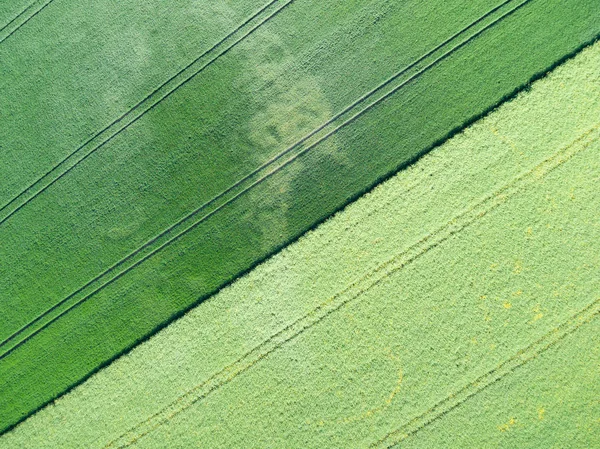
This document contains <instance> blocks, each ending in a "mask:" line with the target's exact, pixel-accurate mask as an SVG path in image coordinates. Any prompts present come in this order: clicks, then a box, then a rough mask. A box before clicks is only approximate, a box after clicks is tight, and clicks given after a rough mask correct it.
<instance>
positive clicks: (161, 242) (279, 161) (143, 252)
mask: <svg viewBox="0 0 600 449" xmlns="http://www.w3.org/2000/svg"><path fill="white" fill-rule="evenodd" d="M509 3H512V2H511V1H510V0H509V1H507V2H504V3H503V4H502V5H500V6H499V7H497V8H494V9H493V10H491V11H489V12H488V13H486V14H485V15H483V16H481V17H480V18H478V19H477V20H476V21H474V22H472V23H471V24H469V25H468V26H467V27H466V28H464V29H463V30H460V31H459V32H458V33H456V34H454V35H453V36H452V37H450V38H449V39H447V40H446V41H444V42H443V43H441V44H440V45H438V46H437V47H435V48H434V49H432V50H430V51H428V52H427V53H426V54H424V55H423V56H421V57H420V58H418V59H417V60H416V61H415V62H413V63H411V64H410V65H409V66H407V67H405V68H403V69H402V70H401V71H399V72H398V73H396V74H395V75H394V76H392V77H391V78H390V79H388V80H386V81H385V82H384V83H382V84H381V85H379V86H378V87H377V88H375V89H373V90H372V91H370V92H369V93H367V94H366V95H363V96H362V97H360V98H359V99H358V100H357V101H355V102H353V103H352V104H351V105H350V106H348V107H347V108H345V109H344V110H343V111H341V112H340V113H338V114H336V115H335V116H334V117H332V118H331V119H329V120H328V121H326V122H325V123H324V124H322V125H320V126H319V127H318V128H316V129H315V130H313V131H311V132H310V133H309V134H308V135H306V136H304V137H303V138H301V139H300V140H299V141H297V142H296V143H294V144H293V145H292V146H290V147H289V148H287V149H285V150H284V151H283V152H281V153H279V154H277V155H276V156H275V157H273V158H271V159H270V160H268V161H267V162H266V163H264V164H262V165H261V166H260V167H258V168H257V169H255V170H253V171H252V172H251V173H250V174H248V175H246V176H245V177H244V178H242V179H241V180H239V181H236V182H235V183H234V184H233V185H232V186H230V187H228V188H227V189H226V190H225V191H223V192H221V193H219V194H218V195H217V196H215V197H213V198H212V199H210V200H209V201H208V202H206V203H204V204H203V205H201V206H200V207H199V208H197V209H195V210H194V211H193V212H191V213H190V214H188V215H186V216H185V217H184V218H182V219H181V220H179V221H178V222H177V223H175V224H173V225H171V226H169V228H167V229H166V230H164V231H162V232H161V233H160V234H159V235H158V236H156V237H153V238H152V239H151V240H150V241H148V242H146V243H144V245H143V246H142V247H140V248H138V249H136V250H135V251H133V252H132V253H130V254H129V255H127V256H126V257H125V258H124V259H121V260H120V261H118V262H117V263H116V264H114V265H112V266H111V267H110V268H109V269H107V270H105V271H104V272H102V273H101V274H100V275H98V276H96V277H94V278H93V279H92V280H91V281H89V282H87V283H86V284H85V285H84V286H83V287H81V288H79V289H78V290H76V291H75V292H74V293H72V294H70V295H69V296H67V297H66V298H64V299H62V300H61V301H59V302H58V303H57V304H55V305H53V306H52V307H51V308H49V309H47V310H46V311H44V313H42V314H41V315H39V316H38V317H36V318H35V319H34V320H33V321H31V322H29V323H27V324H26V325H25V326H23V327H22V328H20V329H19V330H18V331H17V332H14V333H13V334H11V335H10V336H9V337H7V338H6V339H5V340H3V341H2V342H0V351H1V352H0V360H1V359H3V358H4V357H5V356H7V355H8V354H9V353H10V352H11V351H12V350H14V349H15V348H17V347H18V346H20V345H21V344H23V343H25V342H26V341H27V340H29V339H30V338H32V337H33V336H35V335H36V334H37V333H39V332H40V331H41V330H42V329H43V328H44V327H46V326H48V325H49V324H51V323H52V322H53V321H55V320H56V319H58V318H60V317H62V316H64V315H65V314H66V313H68V311H69V310H71V309H72V308H74V307H76V306H78V305H79V304H81V303H82V302H83V301H87V300H88V299H90V298H91V297H93V295H95V294H96V293H98V292H99V291H100V290H102V289H103V288H105V287H106V286H107V285H110V284H111V283H113V282H115V281H116V280H118V279H119V278H121V277H122V276H124V275H125V274H126V273H127V272H129V271H130V270H132V269H134V268H135V267H137V266H139V265H140V264H141V263H143V262H144V261H145V260H147V259H149V258H150V257H152V256H154V255H155V254H158V253H159V252H160V251H161V250H163V249H164V248H166V247H167V246H168V245H170V244H172V243H174V242H176V241H177V240H179V239H180V238H181V237H183V236H184V235H185V234H186V233H188V232H189V231H191V230H193V229H194V228H195V227H197V226H198V225H200V224H201V223H202V222H203V221H205V220H207V219H209V218H210V217H211V216H212V215H214V214H216V213H218V212H219V210H221V209H222V208H224V207H225V206H227V205H228V204H230V203H232V202H233V201H235V200H237V199H238V198H240V197H241V196H243V195H244V194H246V193H247V192H248V191H249V190H250V189H252V188H254V187H256V186H257V185H258V184H261V183H262V182H265V181H266V180H267V179H268V178H270V177H271V176H273V175H276V174H277V172H278V171H280V170H282V169H283V168H284V167H285V166H287V165H288V164H290V163H291V162H293V161H294V160H295V159H297V158H298V157H300V156H301V155H302V154H304V153H306V152H308V151H310V150H311V149H313V148H315V147H316V146H317V145H319V144H320V143H322V142H324V141H325V140H327V139H329V138H330V137H332V136H333V135H335V134H336V133H337V132H338V131H339V130H341V129H342V128H344V127H346V126H348V125H350V124H351V123H352V122H353V121H354V120H356V119H358V118H359V117H360V116H362V115H363V114H365V113H366V112H368V111H369V110H370V109H371V108H373V107H375V106H376V105H377V104H379V103H380V102H382V101H385V100H386V99H387V98H389V97H390V96H391V95H393V94H394V93H395V92H396V91H398V90H400V89H401V88H402V87H404V86H405V85H406V84H408V83H409V82H410V81H412V80H414V79H416V78H417V77H419V76H420V75H421V74H423V73H425V72H426V71H427V70H429V69H431V68H432V67H433V66H435V65H436V64H437V63H439V62H440V61H442V60H443V59H445V58H447V57H449V56H450V55H451V54H452V53H453V52H454V51H456V50H458V49H460V48H462V47H463V46H465V45H467V44H468V43H469V42H471V41H472V40H473V39H475V38H476V37H477V36H479V35H480V34H481V33H483V32H485V31H486V30H487V29H489V28H491V27H492V26H494V25H495V24H496V23H498V22H499V21H501V20H503V19H504V18H506V17H507V16H509V15H510V14H513V13H514V12H516V11H517V10H518V9H520V8H521V7H523V6H525V4H526V3H527V2H522V3H517V4H516V5H515V6H513V7H512V8H511V9H509V10H507V11H505V12H503V13H502V14H501V15H499V16H498V17H495V18H493V20H492V21H491V22H489V23H487V24H486V23H484V25H483V26H482V27H481V28H480V29H473V30H472V31H473V33H472V34H470V35H466V36H465V38H463V40H462V41H459V42H456V43H455V42H454V41H455V40H457V38H460V37H462V36H463V35H464V34H465V33H466V32H467V31H470V30H471V29H472V28H473V27H475V26H476V25H478V24H480V23H481V22H483V21H484V20H485V19H486V18H488V17H490V16H492V14H494V13H496V12H497V11H498V10H500V9H501V8H502V7H503V6H505V5H507V4H509ZM277 11H279V10H277ZM439 51H443V53H442V54H441V55H440V56H438V57H435V59H430V58H433V57H434V55H435V54H436V53H437V52H439ZM429 61H430V62H429ZM421 63H426V65H424V66H423V67H422V68H421V67H419V64H421ZM411 69H415V70H413V72H414V73H412V74H411V72H410V71H411ZM405 74H410V76H408V77H403V75H405ZM363 103H367V104H366V105H365V106H363ZM61 176H62V175H61ZM200 212H202V213H203V215H200V216H198V214H199V213H200ZM205 212H206V213H205ZM0 224H1V221H0ZM88 291H89V293H87V292H88ZM61 306H65V307H62V309H61V308H60V307H61ZM53 313H54V315H51V314H53Z"/></svg>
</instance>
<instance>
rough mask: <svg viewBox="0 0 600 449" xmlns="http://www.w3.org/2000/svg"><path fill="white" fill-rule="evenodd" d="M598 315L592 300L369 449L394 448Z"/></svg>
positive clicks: (599, 301)
mask: <svg viewBox="0 0 600 449" xmlns="http://www.w3.org/2000/svg"><path fill="white" fill-rule="evenodd" d="M599 314H600V299H596V300H595V301H593V302H592V303H591V304H589V305H587V306H586V307H585V308H584V309H582V310H580V311H579V312H578V313H576V314H575V315H573V316H572V317H571V318H569V319H568V320H567V321H565V322H563V323H561V324H560V325H558V326H557V327H555V328H554V329H552V330H551V331H550V332H548V333H546V334H545V335H543V336H542V337H541V338H539V339H538V340H536V341H535V342H534V343H532V344H530V345H529V346H527V347H526V348H525V349H522V350H520V351H518V352H517V353H516V354H514V355H513V356H512V357H510V358H509V359H507V360H505V361H503V362H502V363H500V364H499V365H498V366H496V367H495V368H494V369H492V370H490V371H487V372H486V373H484V374H482V375H481V376H479V377H478V378H477V379H475V380H474V381H473V382H471V383H470V384H467V385H465V386H464V387H463V388H461V389H460V390H458V391H456V392H454V393H452V394H451V395H449V396H447V397H446V398H444V399H443V400H441V401H440V402H438V403H436V404H435V405H434V406H433V407H431V408H429V409H428V410H427V411H426V412H424V413H422V414H421V415H419V416H417V417H415V418H413V419H412V420H411V421H409V422H407V423H406V424H404V425H402V426H401V427H399V428H398V429H396V430H394V431H392V432H390V433H388V434H387V435H385V436H384V437H383V438H382V439H380V440H378V441H377V442H375V443H373V444H371V445H370V446H369V447H370V448H391V447H394V446H397V445H398V444H399V443H400V442H402V441H403V440H405V439H407V438H408V437H410V436H412V435H414V434H416V433H417V432H419V431H421V430H422V429H424V428H425V427H427V426H428V425H430V424H432V423H434V422H435V421H437V420H439V419H441V418H443V417H444V416H446V415H447V414H448V413H450V412H451V411H452V410H454V409H456V408H458V407H460V406H461V405H463V404H464V403H465V402H467V401H468V400H469V399H471V398H472V397H473V396H475V395H477V394H478V393H480V392H482V391H483V390H485V389H487V388H488V387H490V386H492V385H493V384H495V383H496V382H499V381H500V380H502V379H504V378H505V377H506V376H508V375H509V374H511V373H513V372H514V371H516V370H517V369H518V368H520V367H522V366H523V365H525V364H527V363H529V362H531V361H532V360H534V359H536V358H537V357H538V356H539V355H540V354H542V353H543V352H545V351H547V350H548V349H550V348H552V347H554V346H555V345H556V344H558V343H559V342H561V341H562V340H563V339H565V338H566V337H568V336H569V335H571V334H573V333H574V332H575V331H577V330H578V329H579V328H580V327H581V326H583V325H584V324H587V323H589V322H590V321H592V320H593V319H594V318H596V317H597V316H598V315H599Z"/></svg>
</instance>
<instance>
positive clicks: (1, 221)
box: [0, 0, 295, 225]
mask: <svg viewBox="0 0 600 449" xmlns="http://www.w3.org/2000/svg"><path fill="white" fill-rule="evenodd" d="M50 1H54V0H50ZM294 1H295V0H287V1H286V2H285V3H284V4H283V6H281V7H280V8H279V9H277V10H275V11H274V12H272V13H271V15H268V16H267V17H266V18H265V19H264V20H262V21H261V22H259V23H258V24H257V25H255V26H254V27H253V28H251V29H250V30H249V31H248V32H247V33H246V34H244V35H242V36H241V37H240V38H239V39H238V40H236V41H234V42H233V43H232V44H231V45H230V46H229V47H227V48H225V49H224V50H223V51H222V52H221V53H218V54H217V55H216V56H214V57H213V58H212V59H211V60H209V61H208V62H207V63H206V64H204V65H203V66H202V67H200V68H199V69H198V70H196V71H195V72H193V73H192V74H191V75H189V76H188V77H187V78H185V79H184V80H183V81H181V82H180V83H179V84H177V85H176V86H174V87H173V89H171V90H170V91H168V92H166V93H165V94H164V95H163V96H162V97H161V98H160V99H158V100H157V101H156V103H153V104H151V105H150V106H149V107H148V108H147V109H145V110H143V111H142V112H141V113H140V115H138V116H137V117H135V118H133V119H132V120H131V121H130V122H128V123H126V124H125V125H124V126H123V127H122V128H119V129H118V130H116V131H115V132H114V133H113V134H112V135H110V136H109V137H107V138H106V139H105V140H104V141H102V142H100V143H99V144H98V145H97V146H95V147H93V148H92V149H91V150H90V151H89V152H88V153H86V154H84V155H83V156H82V157H81V158H80V159H79V160H77V161H73V165H71V166H69V167H67V168H66V169H65V170H63V171H62V172H61V173H59V174H58V175H57V177H55V178H54V179H52V180H51V181H49V183H47V184H45V185H44V186H42V187H41V188H40V189H39V190H37V191H35V192H33V193H32V195H31V196H29V197H28V198H27V199H26V200H25V201H23V202H22V203H21V204H19V205H18V206H16V207H15V208H14V209H13V210H11V211H10V212H9V213H8V214H7V215H6V216H4V217H3V218H1V219H0V225H2V224H4V223H5V222H6V221H7V220H8V219H10V218H11V217H12V216H13V215H14V214H16V213H17V212H18V211H19V210H21V209H22V208H23V207H25V206H26V205H27V204H29V203H30V202H31V201H33V200H34V199H35V198H36V197H37V196H38V195H40V194H41V193H43V192H44V191H45V190H46V189H48V188H49V187H50V186H52V185H53V184H54V183H56V182H57V181H59V180H60V179H61V178H62V177H64V176H65V175H66V174H67V173H69V172H70V171H71V170H73V169H74V168H75V167H77V166H78V165H79V164H80V163H81V162H83V161H85V160H86V159H87V158H88V157H89V156H91V155H92V154H94V153H95V152H96V151H98V150H99V149H100V148H102V147H103V146H104V145H106V144H107V143H109V142H110V141H111V140H112V139H114V138H115V137H116V136H118V135H119V134H120V133H122V132H123V131H125V130H126V129H127V128H128V127H129V126H131V125H133V124H134V123H135V122H137V121H138V120H139V119H140V118H142V117H143V116H144V115H145V114H146V113H148V112H150V111H151V110H153V109H154V108H155V107H156V106H158V105H159V104H160V103H162V101H164V100H166V99H167V98H168V97H170V96H171V95H172V94H173V93H174V92H175V91H177V90H178V89H179V88H180V87H182V86H184V85H185V84H187V83H188V82H189V81H191V80H192V79H193V78H194V77H195V76H196V75H198V74H199V73H201V72H202V71H204V70H205V69H206V68H208V67H210V66H211V65H212V64H213V63H214V62H215V61H216V60H217V59H219V58H220V57H221V56H223V55H225V54H226V53H228V52H229V51H230V50H231V49H233V48H234V47H235V46H236V45H238V44H239V43H240V42H242V41H243V40H244V39H246V38H247V37H248V36H250V35H251V34H252V33H254V32H255V31H256V30H257V29H258V28H260V27H261V26H262V25H264V24H265V23H267V22H268V21H269V20H271V19H272V18H273V17H275V16H276V15H277V14H279V13H280V12H281V11H282V10H283V9H284V8H286V7H287V6H289V5H290V4H291V3H293V2H294ZM280 2H281V0H272V1H271V2H269V3H268V4H266V5H265V6H263V7H262V8H261V9H260V10H259V11H257V12H256V13H254V14H253V15H252V16H251V17H249V18H248V19H246V20H245V21H244V22H243V23H241V24H240V25H238V26H237V27H236V28H235V29H234V30H233V31H231V32H230V33H229V34H227V35H226V36H225V37H223V38H222V39H221V40H220V41H219V42H217V43H216V44H214V45H213V46H212V47H211V48H209V49H208V50H206V51H204V52H203V53H202V54H201V55H200V56H198V57H197V58H196V59H194V60H193V61H192V62H190V63H189V64H188V65H186V66H185V67H184V68H182V69H181V70H179V71H178V72H177V73H176V74H174V75H172V76H171V77H170V78H169V79H167V80H166V81H164V82H163V83H162V84H161V85H159V86H158V87H156V88H155V89H154V90H153V91H152V92H150V94H148V95H147V96H146V97H144V98H143V99H142V100H140V101H139V102H138V103H137V104H136V105H135V106H133V107H132V108H131V109H129V110H128V111H127V112H125V113H124V114H122V115H121V116H119V117H118V118H116V119H115V120H113V121H112V122H111V123H109V124H108V125H107V126H105V127H104V128H103V129H102V130H100V131H98V132H97V133H96V134H94V135H93V136H92V137H90V138H89V139H88V140H86V141H85V142H84V143H83V144H81V145H80V146H79V147H78V148H77V149H76V150H75V151H73V152H71V153H70V154H69V155H68V156H67V157H65V158H63V159H62V160H61V161H60V162H58V163H57V164H55V165H54V166H53V167H52V168H51V169H50V170H48V171H47V172H46V173H44V174H43V175H42V176H40V177H39V178H38V179H37V180H36V181H34V182H33V183H32V184H30V185H29V186H28V187H26V188H25V189H24V190H22V191H21V192H20V193H19V194H18V195H16V196H15V197H13V198H12V199H11V200H10V201H8V202H7V203H5V204H4V205H3V206H1V207H0V213H2V212H4V211H6V209H8V208H9V207H11V205H12V204H14V203H16V202H17V201H18V200H19V199H20V198H21V197H23V196H25V195H26V194H27V192H30V191H32V190H34V188H35V187H36V186H37V185H39V184H41V183H42V182H43V181H45V180H47V178H49V177H50V175H52V173H54V172H56V171H57V170H59V169H60V168H61V167H63V166H64V165H66V164H68V163H69V161H70V160H71V159H72V158H74V157H75V156H76V155H77V154H78V153H80V152H81V151H82V150H83V149H84V148H85V147H86V146H88V145H90V144H91V143H92V142H93V141H94V140H96V139H98V138H100V137H101V136H102V135H103V134H104V133H107V132H108V131H110V128H112V127H114V126H116V125H118V124H119V123H121V122H123V121H124V120H125V119H126V118H128V117H130V116H132V115H134V114H135V113H136V111H137V110H138V109H140V108H141V107H142V106H143V105H144V104H146V103H148V102H149V101H151V100H152V97H153V96H155V95H156V94H157V93H159V91H160V90H162V89H164V88H165V87H166V86H167V85H168V84H169V83H171V82H173V81H174V80H176V79H177V78H178V77H180V76H181V75H182V74H183V73H185V72H186V71H187V70H189V69H190V68H191V67H192V66H194V65H195V64H196V63H198V62H199V61H201V60H202V59H203V58H205V57H206V56H207V55H209V54H210V53H211V52H213V51H215V50H216V49H217V48H218V47H219V46H221V45H223V44H224V43H225V42H227V40H229V39H231V38H232V37H233V36H234V35H235V34H236V33H238V32H240V31H241V30H242V29H243V28H244V27H246V26H247V25H248V24H250V23H251V22H252V21H254V20H255V19H257V18H258V17H259V16H260V15H261V14H263V13H264V12H265V11H267V10H268V9H269V8H271V7H272V6H273V5H275V4H276V3H280Z"/></svg>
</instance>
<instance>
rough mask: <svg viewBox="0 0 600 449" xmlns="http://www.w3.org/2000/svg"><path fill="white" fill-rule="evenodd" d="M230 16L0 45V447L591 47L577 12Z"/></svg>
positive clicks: (130, 6)
mask: <svg viewBox="0 0 600 449" xmlns="http://www.w3.org/2000/svg"><path fill="white" fill-rule="evenodd" d="M232 5H233V3H231V4H230V3H218V5H215V4H214V3H211V2H200V4H198V3H196V2H194V3H193V4H192V3H190V5H188V6H189V7H188V8H181V9H176V10H175V11H174V10H173V8H168V7H167V6H166V4H164V2H144V3H143V4H140V3H139V2H119V4H118V5H117V4H115V3H114V2H108V1H106V2H84V3H81V2H78V3H76V2H72V1H66V0H64V1H59V0H56V1H54V2H52V4H50V5H48V6H47V7H46V8H45V9H44V10H43V11H42V12H40V13H39V14H37V15H36V16H35V17H34V18H33V19H32V20H30V21H29V22H28V23H27V24H26V26H22V27H21V28H20V29H19V30H18V32H16V33H14V34H13V35H12V36H11V37H10V38H9V39H6V40H5V41H4V42H2V43H0V58H1V59H2V61H3V68H2V70H3V75H2V77H1V78H0V90H1V91H2V92H3V97H2V102H3V103H2V111H3V112H2V115H1V116H0V141H1V142H2V147H3V151H2V156H1V160H0V162H1V163H0V177H1V178H2V179H3V182H2V186H1V188H2V190H1V191H0V197H2V198H4V199H5V206H4V207H2V210H1V211H0V241H2V246H1V247H0V271H1V272H2V283H1V284H0V295H1V297H2V302H3V320H2V323H1V324H0V338H2V339H3V340H2V342H1V343H0V350H1V352H0V400H1V401H2V403H3V407H2V408H1V409H0V429H7V428H9V427H10V426H11V425H13V424H14V423H15V422H17V421H19V420H20V419H22V418H23V417H25V416H27V415H28V414H29V413H31V412H32V411H34V410H36V409H37V408H38V407H40V406H42V405H43V404H45V403H47V402H48V401H49V400H51V399H53V398H55V397H57V396H58V395H60V394H61V393H63V392H64V391H65V390H66V389H68V388H69V387H70V386H72V385H75V384H77V383H78V382H80V381H81V380H82V379H84V378H85V377H86V376H88V375H89V374H90V373H92V372H94V371H95V370H97V369H98V368H99V367H101V366H102V365H103V364H106V363H108V362H109V361H111V360H112V359H114V358H115V357H116V356H118V355H119V354H121V353H123V351H126V350H127V349H128V348H130V347H132V346H133V345H134V344H136V343H137V342H139V341H140V339H142V338H144V337H145V336H148V335H150V334H151V333H152V332H154V331H155V330H157V329H158V328H159V327H160V326H162V325H164V324H166V323H168V322H169V321H170V320H172V319H173V318H174V317H176V316H178V315H179V314H181V313H182V312H183V311H185V310H187V309H189V308H190V307H191V306H193V305H195V304H197V303H199V302H200V301H202V300H203V299H205V298H207V297H209V296H210V295H211V294H213V293H215V292H216V291H217V290H218V289H220V288H221V287H223V286H224V285H225V284H227V283H228V282H230V281H231V280H233V279H235V278H236V277H237V276H239V275H240V274H242V273H244V272H246V271H247V270H249V269H250V268H251V267H253V266H254V265H255V264H256V263H258V262H259V261H261V260H263V259H265V258H266V257H267V256H269V255H271V254H273V253H275V252H276V251H277V250H279V249H280V248H282V247H283V246H284V245H285V244H287V243H289V242H290V241H293V240H294V239H296V238H297V237H298V236H299V235H301V234H302V233H304V232H305V231H306V230H307V229H310V228H311V227H313V226H314V225H315V224H316V223H318V222H319V221H322V220H323V219H325V218H326V217H327V216H329V215H330V214H331V213H333V212H334V211H336V210H338V209H339V208H341V207H342V206H344V205H345V204H346V203H348V202H349V201H350V200H351V199H353V198H355V197H357V196H358V195H360V194H361V193H363V192H364V191H366V190H368V189H369V188H371V187H372V186H373V185H374V184H376V183H377V182H379V181H380V180H381V179H383V178H385V177H386V176H389V175H390V174H391V173H393V172H395V171H397V170H398V169H399V168H402V167H403V166H405V165H406V164H408V163H410V162H412V161H413V160H414V159H415V158H417V157H418V156H420V155H421V154H423V153H424V152H426V151H428V150H429V149H430V148H432V147H433V146H434V145H435V144H436V142H439V141H441V140H443V139H444V138H445V137H446V136H447V135H448V134H449V133H451V132H452V131H453V130H456V129H459V128H460V127H462V126H463V125H464V124H465V123H466V122H468V121H469V120H472V119H473V118H475V117H477V116H478V115H480V114H482V113H483V112H485V111H486V110H488V109H489V108H490V107H492V106H493V105H495V104H497V103H498V102H501V101H502V100H503V98H504V97H505V96H507V95H509V94H510V93H511V92H513V91H514V90H515V89H516V88H519V87H520V86H523V85H524V84H525V83H527V81H528V80H530V79H531V78H532V77H533V76H535V75H536V74H538V73H540V72H543V71H545V70H547V69H548V68H549V67H551V66H552V65H553V64H555V63H556V62H557V61H559V60H560V59H561V58H562V57H564V56H565V55H566V54H568V53H570V52H573V51H575V50H576V49H577V48H579V47H580V46H581V45H583V44H584V43H586V42H588V41H590V40H591V39H593V38H594V37H595V36H596V35H597V34H598V33H599V32H600V21H599V20H598V19H599V15H600V6H599V5H598V4H597V3H596V2H590V1H589V0H573V1H571V2H569V4H568V5H567V4H565V2H560V1H558V0H522V1H508V2H503V3H498V2H492V1H490V0H477V1H473V2H470V3H469V7H468V8H464V7H463V6H462V5H463V4H462V2H458V1H457V0H456V1H445V2H441V1H440V2H435V3H434V4H430V3H427V4H426V3H424V2H420V1H408V2H402V3H399V2H393V1H385V0H372V1H368V2H364V1H351V2H330V3H323V2H317V1H311V0H305V1H296V2H285V1H276V2H272V3H269V4H267V5H266V6H265V7H264V8H262V9H261V8H260V7H258V6H257V5H255V4H254V3H252V4H251V2H235V6H232ZM192 6H195V7H196V9H193V8H192ZM190 8H192V10H190ZM207 8H208V9H207ZM255 13H256V15H253V14H255ZM174 14H175V16H174ZM332 18H335V20H332ZM248 20H249V21H248ZM67 31H68V32H67ZM230 33H231V34H230ZM223 39H224V40H223ZM532 55H534V57H532ZM187 64H191V65H189V67H188V66H187ZM24 68H28V69H30V70H26V71H24V70H23V69H24ZM181 70H183V71H181ZM178 71H181V72H178ZM155 91H156V92H155ZM74 93H75V95H73V94H74ZM149 94H150V97H149V98H148V99H146V100H145V99H144V98H146V96H148V95H149ZM140 101H141V102H142V103H141V104H138V103H139V102H140ZM131 108H133V109H131ZM130 109H131V111H130V112H128V111H129V110H130ZM424 111H426V113H424ZM123 114H125V115H123ZM120 117H122V118H120Z"/></svg>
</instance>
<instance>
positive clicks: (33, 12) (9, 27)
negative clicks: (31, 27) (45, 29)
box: [0, 0, 54, 44]
mask: <svg viewBox="0 0 600 449" xmlns="http://www.w3.org/2000/svg"><path fill="white" fill-rule="evenodd" d="M53 1H54V0H45V1H43V0H36V1H34V2H33V3H31V4H30V5H29V6H28V7H26V8H25V9H24V10H23V11H21V12H20V13H19V14H18V15H17V16H16V17H15V18H13V19H12V20H11V21H10V22H8V23H7V24H6V25H4V26H3V27H2V28H0V44H1V43H2V42H4V41H5V40H6V39H8V38H9V37H11V36H12V35H13V34H15V33H16V32H17V31H18V30H19V29H20V28H21V27H22V26H23V25H25V24H26V23H27V22H29V21H30V20H31V19H33V18H34V17H35V16H37V15H38V14H39V13H41V12H42V11H43V10H44V9H45V8H46V7H47V6H48V5H50V3H52V2H53ZM37 6H39V8H38V9H35V8H36V7H37ZM29 12H30V14H29V15H27V13H29ZM4 33H6V34H5V35H4V36H3V34H4Z"/></svg>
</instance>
